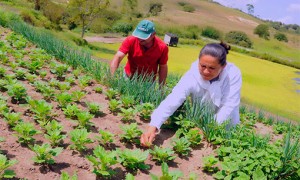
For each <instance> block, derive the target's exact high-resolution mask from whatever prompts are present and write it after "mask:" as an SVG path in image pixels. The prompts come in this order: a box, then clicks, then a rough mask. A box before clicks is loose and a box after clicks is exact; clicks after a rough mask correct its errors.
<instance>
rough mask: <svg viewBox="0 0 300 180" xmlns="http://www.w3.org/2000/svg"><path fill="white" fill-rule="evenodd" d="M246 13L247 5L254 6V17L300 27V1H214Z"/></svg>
mask: <svg viewBox="0 0 300 180" xmlns="http://www.w3.org/2000/svg"><path fill="white" fill-rule="evenodd" d="M214 1H216V2H219V3H220V4H222V5H224V6H228V7H232V8H236V9H240V10H242V11H244V12H246V13H248V10H247V4H252V5H253V6H254V13H253V15H255V16H258V17H259V18H261V19H264V20H272V21H280V22H283V23H285V24H298V25H300V0H214Z"/></svg>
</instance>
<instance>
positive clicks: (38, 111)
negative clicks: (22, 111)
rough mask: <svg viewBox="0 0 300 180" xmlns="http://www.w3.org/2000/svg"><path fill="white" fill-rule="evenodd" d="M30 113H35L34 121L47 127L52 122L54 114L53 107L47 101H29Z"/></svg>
mask: <svg viewBox="0 0 300 180" xmlns="http://www.w3.org/2000/svg"><path fill="white" fill-rule="evenodd" d="M28 104H29V105H30V111H31V112H33V113H34V114H35V115H34V119H35V120H36V121H37V122H38V123H39V124H40V125H41V126H45V125H46V124H47V123H48V121H49V120H50V118H51V116H52V114H51V111H52V105H51V104H49V103H47V102H46V101H45V100H33V99H31V100H28Z"/></svg>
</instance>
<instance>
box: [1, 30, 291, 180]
mask: <svg viewBox="0 0 300 180" xmlns="http://www.w3.org/2000/svg"><path fill="white" fill-rule="evenodd" d="M0 32H1V39H0V40H1V42H0V43H1V44H0V48H1V47H4V46H6V47H8V48H6V51H3V49H5V48H2V50H1V51H0V53H1V54H0V57H1V64H0V68H2V69H5V72H4V74H2V75H1V80H2V81H1V83H2V84H1V83H0V88H1V96H0V97H1V98H0V99H2V102H5V103H6V107H7V109H6V110H5V108H3V109H0V110H1V113H2V114H0V137H2V138H4V140H3V142H1V143H0V150H1V152H2V154H4V155H5V156H6V157H7V158H8V159H9V160H17V163H16V164H14V165H12V166H11V167H9V168H8V169H10V170H13V171H14V172H15V174H16V175H15V179H23V178H24V179H60V178H61V174H62V172H66V173H68V174H69V175H73V174H75V173H76V174H77V176H78V179H84V180H93V179H104V177H103V176H101V175H99V176H96V174H95V173H93V169H94V167H93V164H92V163H91V162H90V161H89V160H88V158H87V157H88V156H91V155H93V150H94V149H95V148H96V147H97V146H99V145H100V142H99V141H98V140H97V136H100V134H99V131H100V130H104V131H107V132H110V133H112V134H113V140H114V141H113V142H112V143H109V145H108V146H105V149H106V150H107V151H115V150H117V151H116V152H117V153H116V155H115V158H116V159H117V160H118V162H116V163H115V164H114V165H112V166H110V169H111V170H114V171H115V174H114V175H112V176H111V179H125V176H126V175H127V174H128V173H131V174H133V175H134V176H135V179H151V176H150V174H154V175H158V176H161V174H162V170H161V166H162V165H161V164H160V163H157V162H156V161H154V159H153V156H152V155H150V154H149V155H148V156H147V158H146V160H145V162H144V163H145V164H146V165H148V166H149V168H148V169H146V170H142V168H140V169H137V170H131V169H130V168H125V167H124V162H123V163H121V162H120V161H119V159H120V157H119V154H120V153H121V152H122V151H124V150H126V149H129V150H141V151H143V152H147V151H148V149H146V148H143V147H140V146H139V145H138V143H136V142H135V141H132V142H126V141H124V140H122V137H123V134H124V131H123V130H122V128H124V127H125V126H128V125H130V124H133V123H137V127H138V129H140V130H141V131H145V130H146V128H147V124H148V123H149V121H146V120H143V119H142V118H141V117H140V116H139V115H140V114H139V113H136V115H135V116H134V118H132V119H131V120H129V121H128V122H124V117H123V116H122V115H121V114H120V110H119V113H112V112H111V109H110V107H109V104H110V100H109V99H108V96H107V95H106V93H107V92H108V91H109V88H107V87H105V86H103V85H101V84H99V83H98V82H97V81H96V80H94V79H91V80H89V81H88V83H87V84H86V86H85V85H84V84H82V83H81V82H80V81H81V79H82V78H83V77H86V73H84V71H83V70H82V71H78V72H79V73H78V74H75V73H74V72H77V70H75V69H73V68H72V67H68V68H67V70H66V72H65V73H64V74H62V76H61V77H59V73H58V67H62V66H63V64H62V63H60V62H59V61H57V60H56V59H55V58H53V57H52V56H49V55H47V54H46V53H45V52H44V51H42V50H40V49H38V48H37V47H35V46H34V45H33V44H31V43H29V42H27V41H26V40H24V39H23V40H22V38H21V37H20V36H19V35H12V32H11V31H10V30H8V29H4V28H1V30H0ZM24 42H25V44H22V43H24ZM5 57H6V58H5ZM39 58H40V59H39ZM41 60H42V61H43V62H44V63H43V65H42V66H41V68H37V69H34V68H33V67H31V65H32V66H33V64H32V62H33V61H41ZM22 64H23V66H21V65H22ZM29 64H31V65H29ZM29 67H31V68H29ZM17 70H22V71H24V72H25V73H26V74H35V75H36V77H35V79H34V80H32V81H31V82H30V80H29V79H30V78H29V77H28V76H27V77H26V76H24V78H22V77H21V76H17V77H18V78H17V77H14V76H13V75H19V74H18V73H17ZM29 71H31V72H29ZM19 73H20V72H19ZM42 74H44V75H45V76H44V77H42ZM71 77H73V78H74V82H73V83H71V84H70V86H68V84H67V83H66V86H60V85H58V84H55V82H56V83H61V84H63V83H65V82H66V81H68V80H69V79H72V78H71ZM55 80H56V81H55ZM8 82H14V83H20V84H22V86H23V87H24V88H25V89H26V93H25V94H26V97H21V98H16V96H14V95H15V94H16V93H13V94H14V95H12V94H11V91H13V90H10V89H11V88H10V86H11V85H9V84H8ZM3 83H4V84H5V83H6V84H5V85H3ZM38 83H40V84H48V85H49V86H51V85H50V84H51V83H52V84H54V85H53V89H54V91H53V93H52V94H51V93H50V94H48V96H46V95H45V94H43V93H42V92H39V91H38V90H37V89H38V88H37V86H38V85H37V84H38ZM2 85H3V86H2ZM41 86H42V85H41ZM68 87H69V88H68ZM99 87H100V89H101V88H102V89H103V91H102V93H101V92H96V91H95V89H96V88H99ZM73 92H83V93H84V94H85V95H83V97H82V98H81V99H80V98H78V100H77V101H76V100H74V97H75V95H74V94H72V93H73ZM64 93H67V94H71V95H72V96H71V97H72V98H73V100H72V102H70V103H67V104H73V105H74V106H77V107H78V108H79V110H80V111H85V112H88V111H89V106H88V104H89V103H97V104H98V105H100V109H99V111H98V112H97V113H95V114H94V115H93V117H92V118H91V119H90V122H88V123H87V124H81V126H80V125H79V121H78V116H79V115H77V117H70V116H68V115H67V114H66V113H65V110H64V108H66V107H67V105H62V103H60V102H59V101H58V98H57V97H58V96H59V95H61V94H64ZM119 98H120V96H119V95H117V99H118V100H119ZM43 99H44V100H45V102H46V103H47V104H48V105H50V106H51V108H50V109H51V110H50V113H49V114H48V115H47V116H46V118H45V119H43V122H48V121H51V120H53V121H56V122H58V123H59V124H60V125H62V127H63V128H62V132H61V135H65V136H66V138H65V139H63V141H61V142H60V143H57V145H56V146H52V147H53V148H55V147H60V148H61V153H59V154H58V155H57V156H54V157H53V160H54V161H55V163H53V164H50V165H47V164H46V163H36V162H34V160H33V158H34V157H35V156H36V154H35V152H34V151H33V149H32V147H33V146H34V145H35V144H37V145H42V144H45V143H48V144H50V143H51V142H50V141H49V140H48V139H47V138H45V134H47V131H46V130H45V127H46V126H47V125H46V124H47V123H45V124H43V122H42V123H41V122H38V121H37V120H39V119H38V117H37V113H36V111H35V110H34V108H36V109H38V108H39V107H37V106H34V105H31V103H30V102H32V103H34V102H42V100H43ZM34 100H36V101H34ZM43 102H44V101H43ZM120 106H121V105H120ZM2 107H3V106H2ZM133 108H134V109H135V108H137V106H133ZM5 113H6V114H5ZM7 113H8V114H10V113H11V114H13V113H20V118H19V119H20V120H19V121H17V122H16V123H15V124H14V125H9V124H8V120H7V119H8V115H7ZM88 114H90V113H88ZM247 118H248V119H247ZM245 119H247V121H246V120H245V126H247V127H251V128H250V129H251V130H252V131H253V132H255V133H257V134H261V135H269V136H270V143H272V142H276V141H277V140H279V141H280V140H282V139H283V136H282V135H275V134H274V130H273V127H272V126H267V125H265V124H263V123H258V122H255V121H254V120H255V119H251V118H249V116H245ZM248 120H249V121H248ZM21 121H23V122H26V123H31V124H32V125H34V129H35V130H36V131H39V132H40V133H38V134H35V135H33V136H32V137H33V139H32V141H31V142H30V143H21V142H20V138H19V137H20V136H18V135H17V133H16V128H15V127H16V126H18V124H20V123H21ZM251 123H252V124H251ZM85 128H86V129H87V130H88V133H89V134H88V138H89V139H90V140H92V141H93V142H91V143H88V144H86V145H85V146H86V149H84V150H82V151H78V150H77V149H74V148H72V147H73V144H74V141H72V140H71V138H72V135H71V133H70V132H72V131H74V130H75V129H85ZM175 132H176V130H174V129H162V130H161V132H160V134H159V135H157V137H156V139H155V141H154V144H155V145H157V146H162V147H164V148H171V149H172V147H173V145H172V140H173V139H174V138H175V137H176V134H175ZM282 132H286V130H282ZM282 132H281V133H282ZM215 144H218V143H208V142H207V140H206V138H205V137H204V138H203V139H202V140H201V142H200V143H198V145H196V146H194V147H193V148H192V149H191V152H190V153H189V154H188V155H187V156H184V155H182V156H180V155H178V154H176V153H173V156H175V159H173V160H171V161H169V162H168V166H169V171H174V170H179V171H181V172H182V177H181V178H182V179H188V178H189V176H190V175H191V174H193V173H194V174H195V175H196V176H195V177H194V179H213V176H212V175H213V174H214V173H215V172H217V170H216V168H217V169H218V168H220V169H221V165H220V164H216V165H215V166H214V169H211V170H207V169H206V171H205V170H204V166H205V165H204V162H203V158H204V157H207V156H210V155H213V156H216V157H217V155H218V153H217V149H218V148H219V147H220V145H215ZM219 144H220V143H219ZM107 154H109V153H107ZM253 171H255V170H253ZM128 179H129V178H128Z"/></svg>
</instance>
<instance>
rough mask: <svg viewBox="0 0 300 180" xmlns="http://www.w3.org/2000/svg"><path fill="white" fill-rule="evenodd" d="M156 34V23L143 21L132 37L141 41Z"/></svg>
mask: <svg viewBox="0 0 300 180" xmlns="http://www.w3.org/2000/svg"><path fill="white" fill-rule="evenodd" d="M154 32H155V27H154V23H153V22H151V21H149V20H142V21H141V22H140V23H139V24H138V25H137V26H136V28H135V30H134V31H133V33H132V35H133V36H135V37H137V38H139V39H144V40H145V39H148V38H149V37H150V36H151V34H152V33H154Z"/></svg>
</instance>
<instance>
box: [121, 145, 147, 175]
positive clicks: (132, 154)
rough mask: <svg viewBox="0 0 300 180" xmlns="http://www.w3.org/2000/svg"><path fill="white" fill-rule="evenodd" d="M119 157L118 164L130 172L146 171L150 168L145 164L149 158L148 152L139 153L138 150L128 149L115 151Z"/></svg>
mask: <svg viewBox="0 0 300 180" xmlns="http://www.w3.org/2000/svg"><path fill="white" fill-rule="evenodd" d="M117 153H118V155H119V162H120V163H121V164H122V165H123V166H124V167H125V168H128V169H131V170H134V171H135V170H138V169H141V170H146V169H149V168H150V166H149V165H146V164H145V161H146V160H147V158H148V156H149V151H144V152H143V151H141V150H140V149H135V150H130V149H124V150H121V149H117Z"/></svg>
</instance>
